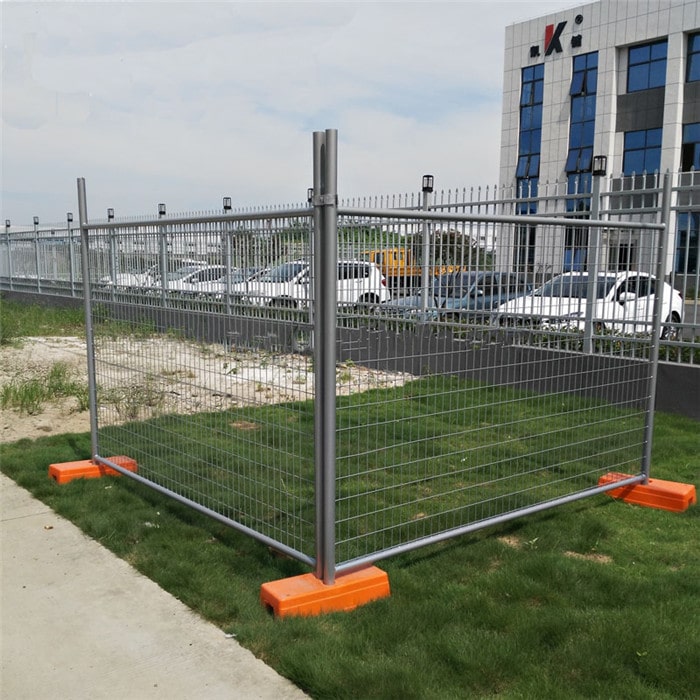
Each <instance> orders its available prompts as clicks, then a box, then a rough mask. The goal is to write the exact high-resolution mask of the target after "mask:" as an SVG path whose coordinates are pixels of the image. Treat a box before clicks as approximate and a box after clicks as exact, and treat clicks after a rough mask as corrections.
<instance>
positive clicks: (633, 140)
mask: <svg viewBox="0 0 700 700" xmlns="http://www.w3.org/2000/svg"><path fill="white" fill-rule="evenodd" d="M660 167H661V129H646V130H642V131H628V132H627V133H626V134H625V151H624V154H623V157H622V172H623V174H624V175H633V174H637V175H640V174H642V173H645V172H646V173H654V172H658V170H659V168H660Z"/></svg>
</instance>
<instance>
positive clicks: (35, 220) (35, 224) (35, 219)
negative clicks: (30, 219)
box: [34, 216, 39, 226]
mask: <svg viewBox="0 0 700 700" xmlns="http://www.w3.org/2000/svg"><path fill="white" fill-rule="evenodd" d="M38 225H39V217H38V216H35V217H34V226H38Z"/></svg>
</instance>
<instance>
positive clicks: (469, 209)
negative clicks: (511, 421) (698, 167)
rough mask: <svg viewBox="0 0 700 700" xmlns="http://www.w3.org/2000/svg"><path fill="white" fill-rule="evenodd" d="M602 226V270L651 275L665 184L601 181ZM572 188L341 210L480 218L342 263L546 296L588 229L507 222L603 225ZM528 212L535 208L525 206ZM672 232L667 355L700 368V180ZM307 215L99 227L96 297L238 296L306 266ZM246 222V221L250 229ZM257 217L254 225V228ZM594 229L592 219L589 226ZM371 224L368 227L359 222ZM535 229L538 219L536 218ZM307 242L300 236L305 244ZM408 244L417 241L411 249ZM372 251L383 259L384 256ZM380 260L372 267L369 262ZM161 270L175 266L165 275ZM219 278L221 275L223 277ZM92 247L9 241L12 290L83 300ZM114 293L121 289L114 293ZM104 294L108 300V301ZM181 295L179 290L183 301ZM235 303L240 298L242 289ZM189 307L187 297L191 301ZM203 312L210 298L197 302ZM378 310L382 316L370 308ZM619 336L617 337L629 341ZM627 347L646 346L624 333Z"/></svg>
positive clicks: (674, 218)
mask: <svg viewBox="0 0 700 700" xmlns="http://www.w3.org/2000/svg"><path fill="white" fill-rule="evenodd" d="M597 184H598V186H599V189H600V196H599V197H598V198H595V199H596V201H597V202H598V205H597V216H598V217H599V218H600V219H601V220H604V221H606V224H605V225H603V226H601V227H600V228H599V232H598V236H599V238H600V240H599V246H596V248H597V249H598V250H599V258H600V259H599V261H598V267H599V269H601V270H605V271H608V272H620V271H622V272H624V271H625V270H632V269H642V268H644V267H645V266H647V265H648V261H646V260H644V259H643V256H644V255H645V250H647V249H648V246H647V244H646V242H645V241H644V236H645V229H644V226H643V225H642V224H644V223H649V222H652V223H653V222H655V221H659V220H660V217H661V201H662V186H661V181H660V178H659V176H658V175H657V174H654V175H648V176H647V175H644V176H635V177H627V178H619V177H618V178H615V177H611V178H607V179H606V178H601V179H600V181H599V182H598V183H597ZM568 190H569V186H568V185H567V183H552V184H545V185H541V186H540V188H539V190H538V192H537V197H535V198H532V199H527V200H524V199H523V198H522V197H521V198H518V197H517V196H515V195H516V194H517V192H515V191H514V190H512V188H505V187H504V188H484V189H472V190H466V189H461V190H459V189H456V190H446V191H442V192H436V193H435V194H431V195H430V200H429V203H427V204H426V202H427V200H426V197H425V193H418V194H406V195H401V196H399V195H396V196H392V197H365V198H362V199H360V198H358V199H351V200H347V201H343V202H341V205H342V206H346V207H349V208H351V209H353V210H355V211H356V212H361V211H363V210H377V209H378V210H387V209H390V210H394V211H414V212H415V211H419V210H422V209H423V208H424V207H425V206H429V208H430V211H432V212H434V213H435V214H464V215H466V214H469V215H470V216H471V218H470V219H469V220H468V221H464V222H462V223H460V224H459V225H457V224H456V223H455V222H454V221H451V220H449V219H447V220H436V222H435V225H434V226H433V227H432V228H431V230H430V238H428V237H427V236H426V237H423V238H421V234H422V229H421V227H422V226H423V224H422V223H420V222H417V221H410V220H409V221H407V220H403V219H395V220H393V221H389V222H381V224H380V225H381V226H383V227H384V231H383V232H382V235H381V236H376V237H374V238H373V237H372V235H370V234H371V230H370V229H371V225H370V224H369V223H367V222H366V221H365V222H363V221H362V220H361V219H362V217H361V215H360V214H356V215H355V217H354V218H350V219H348V220H347V221H346V222H343V223H341V224H340V226H339V230H338V245H339V252H340V255H341V257H343V256H344V257H346V258H348V259H355V258H356V257H361V258H363V259H365V258H366V259H369V258H370V257H372V259H376V260H377V261H378V263H379V266H380V267H381V268H382V271H383V272H384V273H385V275H386V278H387V283H388V285H389V287H390V289H391V292H392V294H393V295H394V296H396V295H397V294H402V295H404V294H407V293H409V292H410V291H412V287H414V288H415V289H418V288H419V287H420V286H421V285H422V286H423V287H425V286H426V278H425V277H424V276H423V275H424V274H428V275H433V274H434V273H437V272H445V271H448V270H453V269H458V268H460V267H465V266H466V267H469V266H474V265H475V264H477V263H478V266H479V269H480V270H487V269H489V270H493V271H499V272H512V273H517V274H520V275H522V276H523V277H526V278H527V280H528V282H529V283H530V284H532V285H534V286H539V285H541V284H544V283H545V282H546V281H547V280H549V279H551V278H552V277H554V276H555V275H556V274H558V273H561V272H562V271H581V270H586V269H587V268H588V267H589V260H588V254H589V246H588V240H587V235H588V234H587V231H588V228H587V227H586V226H584V225H578V224H577V223H575V222H574V221H571V222H570V225H569V226H566V227H561V228H560V231H559V232H558V233H557V236H558V240H557V243H556V244H554V243H553V242H552V241H551V240H550V241H547V240H546V236H545V234H544V232H543V230H540V229H541V225H539V224H536V223H535V222H534V220H532V221H530V220H528V224H527V225H525V224H521V225H519V226H514V225H512V224H509V225H507V226H506V225H504V224H503V223H502V222H501V221H500V220H499V219H498V216H501V217H502V216H510V215H514V214H517V213H518V212H520V211H522V210H523V207H524V206H525V208H526V209H527V210H528V211H535V212H537V216H542V217H553V216H560V217H561V216H569V217H570V218H575V219H576V221H579V220H582V221H583V220H586V217H590V216H591V215H592V212H591V207H592V200H593V199H594V198H593V197H592V193H591V192H589V191H587V190H586V191H583V192H582V193H581V194H573V195H572V194H569V193H568ZM523 202H525V203H526V204H525V205H524V204H523ZM670 204H671V207H670V212H669V217H668V219H669V221H668V224H669V225H668V229H667V230H668V233H669V244H668V247H667V252H666V259H665V264H664V268H663V277H664V279H666V280H667V281H668V282H669V283H670V284H671V286H672V287H673V288H674V289H676V290H677V291H678V292H679V293H680V295H681V297H682V299H683V305H682V313H680V314H679V317H678V318H677V319H676V323H675V324H674V326H673V328H674V331H673V333H670V334H666V337H664V338H663V339H662V341H663V342H662V344H661V348H660V353H661V360H662V361H664V362H673V363H683V364H700V300H699V297H698V295H699V293H700V271H699V268H698V250H699V244H698V235H699V234H698V232H699V231H700V174H699V173H694V172H691V173H677V174H675V175H674V176H673V177H672V188H671V197H670ZM303 208H304V206H300V207H296V208H293V207H288V208H286V209H282V208H279V207H278V208H274V209H270V210H267V211H262V210H261V211H247V212H243V211H239V212H237V213H236V212H233V213H232V212H230V211H229V212H227V211H223V212H216V213H211V214H209V215H203V216H199V215H198V216H189V215H182V216H175V217H173V216H170V217H166V218H165V220H167V226H163V225H162V223H163V220H164V219H160V218H156V217H152V218H149V219H143V220H141V221H140V222H134V223H129V221H128V220H122V221H116V222H115V221H114V220H113V219H104V220H95V221H93V222H92V223H93V225H95V226H99V229H95V230H99V242H98V244H96V246H95V248H94V250H92V251H91V260H90V264H91V269H92V270H93V273H94V281H95V285H96V286H98V287H102V288H105V289H106V288H108V287H109V296H110V297H111V298H112V299H117V298H121V299H122V300H128V299H131V300H133V301H134V302H137V303H147V304H149V305H152V304H158V303H160V304H173V303H176V301H177V298H176V297H177V296H178V294H175V293H169V292H168V290H166V289H163V288H158V289H156V287H157V284H156V282H157V280H159V279H161V278H162V277H163V276H162V275H161V273H166V274H172V273H173V272H174V271H175V269H177V268H178V267H182V265H184V264H185V263H187V262H188V261H189V262H190V263H192V264H195V265H197V264H209V265H211V266H216V265H218V266H219V267H226V268H228V269H229V270H230V272H231V280H232V281H233V284H234V285H236V284H237V283H238V282H239V281H240V280H239V277H240V276H241V275H244V274H245V273H246V272H250V273H252V272H255V271H257V270H258V269H259V268H260V267H269V266H274V265H275V264H276V263H278V262H280V261H285V260H290V259H294V258H299V257H301V256H302V254H303V253H304V249H303V245H302V243H301V240H300V239H299V236H298V235H297V238H296V239H294V238H293V237H290V236H289V234H290V233H291V229H293V227H294V226H298V225H299V223H298V222H296V223H295V222H294V221H292V220H285V219H284V216H280V212H283V211H292V212H293V211H297V212H298V211H300V210H302V209H303ZM236 216H238V217H240V218H239V219H238V220H237V219H236V218H235V217H236ZM246 216H247V217H249V218H248V219H245V218H243V217H246ZM581 217H584V218H581ZM357 218H359V219H360V220H359V221H356V220H355V219H357ZM530 218H532V217H530ZM622 219H624V220H626V221H633V220H634V221H638V222H639V223H640V226H638V227H634V228H625V229H622V230H617V229H615V228H614V227H613V226H610V225H608V224H610V223H611V222H614V221H620V220H622ZM300 233H301V232H300V231H297V234H300ZM407 240H410V241H412V243H411V245H409V246H406V245H405V242H406V241H407ZM391 250H395V251H403V250H405V253H406V255H405V256H404V258H402V259H401V260H399V259H398V258H396V259H392V258H391V257H388V255H389V252H390V251H391ZM372 251H375V252H374V254H373V255H371V254H372ZM368 256H369V257H368ZM160 265H167V266H170V267H173V266H174V269H172V270H170V269H169V270H161V269H160V267H159V266H160ZM212 274H213V273H212ZM82 284H83V283H82V272H81V269H80V235H79V229H78V228H77V227H76V226H75V225H74V224H73V222H72V216H69V217H68V220H67V221H66V222H65V223H64V224H60V225H54V226H45V225H40V224H39V223H38V221H37V222H36V223H35V224H34V226H33V228H32V229H31V230H26V231H16V230H12V231H10V229H9V228H6V231H5V234H4V235H0V290H2V289H5V290H10V291H19V292H29V293H32V292H36V293H40V294H48V295H52V294H55V295H59V296H71V297H82ZM110 285H111V287H110ZM219 287H224V289H223V291H224V294H223V295H220V296H218V297H214V296H213V295H212V296H210V297H209V302H210V303H209V306H208V307H207V308H209V307H211V306H212V304H214V305H215V302H216V300H217V299H219V300H224V301H222V302H221V303H227V304H229V305H230V303H231V299H232V298H233V299H235V298H237V296H236V295H235V294H234V296H233V297H231V295H230V294H226V291H227V288H226V287H225V285H223V284H222V285H219ZM103 291H104V289H103ZM172 291H173V292H177V290H172ZM234 291H237V290H236V289H234ZM179 296H181V297H184V296H185V294H183V293H180V294H179ZM197 299H198V301H199V302H200V303H201V304H202V306H203V308H204V307H206V306H207V304H205V303H204V302H206V301H207V297H206V295H201V296H198V297H197ZM367 308H368V310H369V309H371V307H370V306H368V307H367ZM622 330H623V329H622V328H621V327H619V326H618V327H617V331H622ZM622 335H623V336H630V335H634V334H629V333H623V334H622ZM635 345H636V343H635V342H634V340H633V339H630V338H629V337H627V338H624V337H623V338H622V339H621V347H623V348H629V349H632V348H634V347H635Z"/></svg>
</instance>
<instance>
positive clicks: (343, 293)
mask: <svg viewBox="0 0 700 700" xmlns="http://www.w3.org/2000/svg"><path fill="white" fill-rule="evenodd" d="M310 279H311V266H310V263H309V262H308V261H305V260H294V261H293V262H287V263H282V264H281V265H277V266H276V267H272V268H270V269H269V270H265V271H264V272H263V273H261V274H260V275H258V276H257V277H255V278H254V279H252V280H251V281H250V282H249V283H248V289H247V290H246V299H247V301H248V302H249V303H251V304H255V305H257V306H283V307H286V308H303V307H305V306H307V305H308V302H309V298H310V289H309V287H310V284H309V283H310ZM336 290H337V294H338V305H339V306H367V307H373V306H376V305H377V304H381V303H382V302H384V301H388V300H389V298H390V296H391V295H390V294H389V290H388V288H387V285H386V279H385V277H384V275H383V274H382V273H381V271H380V269H379V268H378V267H377V266H376V265H375V264H374V263H370V262H364V261H362V260H339V261H338V265H337V275H336Z"/></svg>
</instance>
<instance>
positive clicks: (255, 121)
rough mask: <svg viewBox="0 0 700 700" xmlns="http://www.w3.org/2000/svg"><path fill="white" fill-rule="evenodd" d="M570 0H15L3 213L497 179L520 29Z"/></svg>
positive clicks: (178, 208) (6, 10)
mask: <svg viewBox="0 0 700 700" xmlns="http://www.w3.org/2000/svg"><path fill="white" fill-rule="evenodd" d="M571 5H572V3H571V2H566V0H560V1H559V2H542V1H540V2H538V1H532V2H522V1H518V0H512V1H510V2H449V3H442V2H429V3H419V2H415V3H414V2H386V3H382V2H365V3H357V2H349V3H331V2H306V3H297V2H284V3H280V2H254V3H242V2H211V3H208V2H197V3H190V2H149V3H146V2H118V3H114V2H94V3H85V2H81V3H68V2H52V3H31V2H7V1H5V2H1V3H0V15H1V16H0V20H1V22H2V49H3V60H2V68H3V79H2V201H1V207H0V209H1V214H0V216H1V220H2V221H4V220H5V219H11V220H12V223H13V225H15V224H17V225H20V224H26V223H29V222H31V220H32V217H33V216H34V215H37V216H39V218H40V220H41V221H42V222H60V221H63V220H64V217H65V212H66V211H73V212H77V195H76V179H77V178H78V177H84V178H85V179H86V186H87V193H88V215H89V217H90V218H103V217H104V216H105V212H106V209H107V207H113V208H114V209H115V212H116V215H117V216H135V215H141V214H153V213H155V212H156V207H157V203H158V202H165V203H166V204H167V205H168V211H169V212H190V211H203V210H213V209H218V208H220V206H221V198H222V197H223V196H230V197H232V200H233V203H234V208H236V207H239V206H240V207H246V206H258V205H266V204H281V203H298V202H301V201H304V200H305V197H306V190H307V187H309V186H310V184H311V178H312V162H311V144H312V132H313V131H319V130H324V129H327V128H334V129H338V137H339V176H338V185H339V191H340V194H341V196H348V197H351V196H358V195H360V196H361V195H370V194H393V193H397V192H406V191H415V190H417V189H419V186H420V180H421V176H422V175H423V174H424V173H432V174H433V175H434V176H435V184H436V188H438V189H443V188H444V189H448V188H455V187H471V186H478V185H491V184H494V183H495V182H496V179H497V175H498V173H497V165H498V149H499V141H500V119H501V92H502V80H503V51H504V36H505V28H506V26H507V25H509V24H512V23H513V22H517V21H522V20H525V19H531V18H533V17H538V16H540V15H544V14H547V13H549V12H555V11H558V10H560V9H562V8H566V7H570V6H571Z"/></svg>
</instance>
